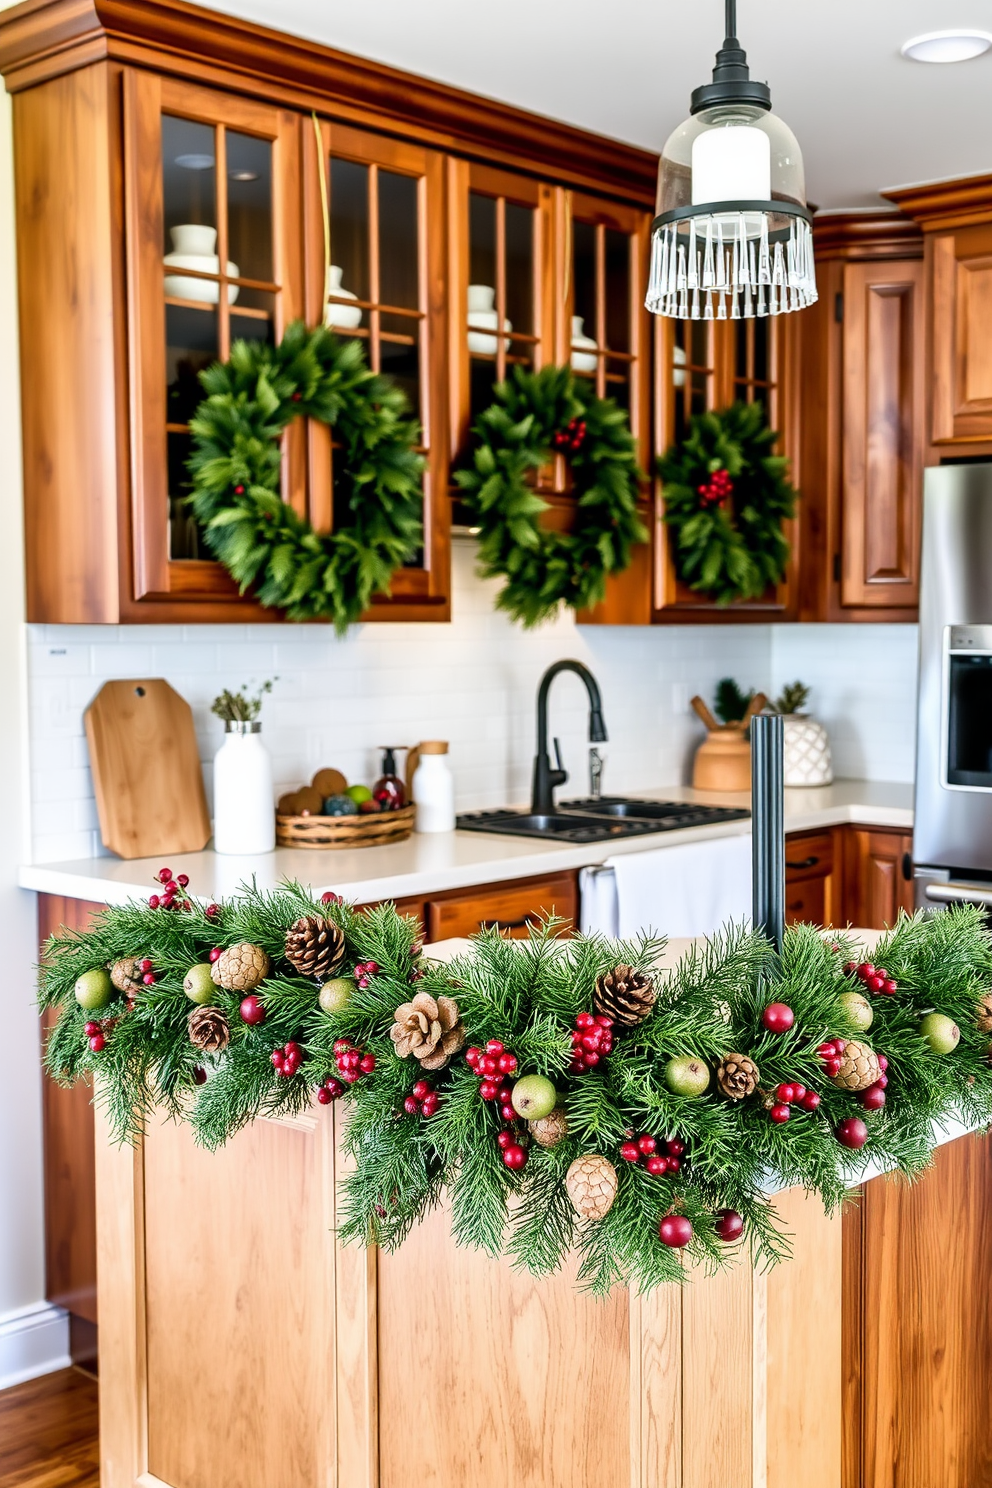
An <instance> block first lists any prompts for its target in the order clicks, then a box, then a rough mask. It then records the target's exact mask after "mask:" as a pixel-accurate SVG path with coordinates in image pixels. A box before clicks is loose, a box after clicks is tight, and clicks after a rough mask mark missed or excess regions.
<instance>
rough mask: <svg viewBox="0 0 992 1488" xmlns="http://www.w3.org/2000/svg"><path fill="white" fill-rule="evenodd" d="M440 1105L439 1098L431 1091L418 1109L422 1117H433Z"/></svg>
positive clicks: (435, 1092)
mask: <svg viewBox="0 0 992 1488" xmlns="http://www.w3.org/2000/svg"><path fill="white" fill-rule="evenodd" d="M440 1104H441V1097H440V1096H439V1095H438V1093H437V1091H436V1090H432V1091H431V1093H430V1095H427V1096H425V1097H424V1104H423V1105H422V1106H421V1108H420V1109H421V1114H422V1115H424V1116H433V1115H434V1112H435V1111H436V1110H437V1108H438V1106H439V1105H440Z"/></svg>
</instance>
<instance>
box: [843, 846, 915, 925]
mask: <svg viewBox="0 0 992 1488" xmlns="http://www.w3.org/2000/svg"><path fill="white" fill-rule="evenodd" d="M843 853H844V866H843V875H844V888H843V901H842V902H843V912H842V920H843V922H845V923H847V924H849V925H858V926H860V927H861V928H863V929H868V930H881V929H884V928H886V927H891V926H893V925H894V924H895V923H896V920H897V919H898V918H899V911H900V910H901V909H904V910H905V911H906V913H907V914H912V913H913V908H914V899H913V865H912V853H913V834H912V833H911V832H898V831H886V830H881V829H878V828H875V827H845V828H843Z"/></svg>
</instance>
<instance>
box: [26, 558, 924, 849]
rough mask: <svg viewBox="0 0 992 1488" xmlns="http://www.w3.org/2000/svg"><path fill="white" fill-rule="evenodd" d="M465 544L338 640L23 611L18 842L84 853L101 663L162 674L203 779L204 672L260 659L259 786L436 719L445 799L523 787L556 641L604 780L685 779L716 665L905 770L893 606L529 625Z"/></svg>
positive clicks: (907, 696)
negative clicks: (93, 704)
mask: <svg viewBox="0 0 992 1488" xmlns="http://www.w3.org/2000/svg"><path fill="white" fill-rule="evenodd" d="M473 563H474V547H473V546H472V545H470V544H467V543H457V544H456V545H455V548H454V555H453V613H454V620H453V622H452V624H450V625H425V624H416V625H365V626H359V627H356V628H355V629H354V630H353V631H352V632H351V633H350V634H349V635H348V636H347V637H345V639H343V640H339V639H338V638H337V637H336V636H335V635H334V633H333V631H332V630H330V629H329V627H327V626H321V625H304V626H293V625H288V624H287V625H278V624H274V625H261V626H248V625H232V626H221V625H207V626H159V625H156V626H148V627H146V626H136V625H130V626H48V625H34V626H29V627H28V628H27V642H28V667H29V687H30V730H31V746H32V754H31V766H32V780H31V790H32V799H33V830H34V841H33V850H34V856H35V860H36V861H39V862H42V861H54V860H58V859H65V858H72V857H81V856H87V855H90V854H93V853H101V852H102V849H101V848H100V845H99V833H98V832H97V830H96V807H95V803H94V800H93V792H92V783H91V779H90V775H89V769H88V757H87V753H86V744H85V739H84V737H83V721H82V713H83V709H84V708H85V707H86V705H87V704H88V703H89V702H90V701H91V699H92V698H93V696H94V695H95V693H96V692H97V690H98V689H99V687H100V686H101V685H102V683H103V682H104V681H105V680H107V679H108V678H118V677H141V676H164V677H165V678H166V679H167V681H169V682H170V683H171V685H172V686H173V687H175V688H176V690H177V692H180V693H181V694H182V695H183V697H185V698H186V699H187V700H188V701H189V703H190V705H191V707H192V709H193V715H194V720H195V724H196V734H197V741H198V746H199V750H200V756H201V759H202V761H203V765H204V780H205V783H206V788H207V794H208V799H209V798H210V796H211V792H212V783H213V782H212V776H213V770H212V763H211V762H212V759H213V755H214V752H215V751H216V749H217V748H218V747H219V745H220V742H221V738H222V730H221V725H220V723H219V722H218V721H217V720H216V719H215V718H213V717H212V716H211V713H210V704H211V702H212V700H213V698H214V697H215V696H216V695H217V693H218V692H219V691H220V690H221V688H223V687H231V688H238V687H241V686H243V685H244V684H245V683H254V684H255V685H258V684H259V683H261V682H262V681H264V680H265V679H266V678H267V677H273V676H277V677H278V678H279V680H278V682H277V683H276V685H275V689H274V691H273V692H272V694H271V695H269V696H268V697H267V698H266V700H265V703H264V706H263V714H262V716H263V721H264V733H265V738H266V742H267V744H268V747H269V749H270V751H271V753H272V757H273V769H274V775H275V780H276V784H277V788H278V789H279V790H280V791H281V790H285V789H289V788H291V787H294V786H296V785H298V784H300V783H301V782H302V781H303V780H307V779H309V778H310V776H311V775H312V774H313V772H314V770H315V769H316V768H317V767H318V766H319V765H323V764H333V765H336V766H338V768H340V769H342V770H344V772H345V773H346V774H347V775H348V776H349V778H364V779H369V780H370V779H372V778H374V776H375V775H376V774H378V770H379V755H378V748H379V746H381V745H384V744H390V743H406V744H409V743H414V742H416V740H417V739H421V738H431V737H434V738H437V737H441V738H447V739H448V740H449V742H450V744H451V761H452V767H453V770H454V773H455V779H456V785H457V800H458V806H459V809H461V810H472V809H477V808H481V807H485V806H494V805H501V804H504V803H506V802H509V801H520V800H524V799H526V797H527V795H528V794H529V790H530V773H531V761H532V757H533V753H534V718H535V697H536V690H537V684H538V681H539V679H540V676H541V674H542V672H543V671H544V669H545V667H546V666H548V665H549V664H550V663H551V662H552V661H555V660H557V659H559V658H560V657H566V656H567V657H574V658H576V659H577V660H580V661H584V662H585V663H586V664H587V665H588V666H589V667H590V668H591V669H592V671H593V673H594V674H595V676H596V677H597V678H598V680H599V683H600V686H601V688H602V692H603V703H604V711H605V716H606V723H607V727H608V729H609V731H610V742H609V743H608V744H607V745H605V746H604V754H605V757H606V773H605V777H604V778H605V785H606V789H607V790H609V791H611V792H615V791H623V790H637V789H644V788H647V787H650V786H663V785H666V784H675V783H677V782H680V781H683V780H686V779H688V776H689V772H690V770H691V763H692V754H693V751H694V749H695V747H696V744H697V743H698V741H699V739H700V738H701V736H702V727H701V725H700V724H699V723H698V720H697V719H696V717H695V715H694V714H693V713H692V712H691V711H689V709H688V700H689V698H690V697H691V696H692V694H693V693H695V692H701V693H702V694H703V695H704V696H706V697H707V698H710V697H712V693H713V688H714V686H715V684H716V682H717V681H718V680H719V678H721V677H724V676H727V675H732V676H735V677H736V678H737V680H738V681H739V682H740V683H741V684H742V685H745V686H749V687H751V686H753V687H763V688H766V689H767V688H769V687H770V688H772V689H778V688H779V687H781V686H782V685H783V683H785V682H789V681H792V680H793V679H794V678H795V677H797V676H798V677H802V679H803V680H804V681H806V682H808V683H810V684H811V685H812V687H813V697H812V700H811V706H812V708H813V710H814V711H815V712H816V713H817V715H818V716H819V717H820V718H822V719H823V721H824V723H826V725H827V727H828V729H829V730H830V732H831V738H832V741H833V746H834V758H835V767H836V770H837V773H838V775H856V776H861V777H867V778H873V779H900V780H901V779H911V778H912V736H913V724H914V717H915V676H916V660H915V655H916V631H915V627H912V626H812V625H802V626H798V625H796V626H784V625H783V626H764V625H757V626H744V625H742V626H719V627H717V626H712V627H711V626H680V627H658V628H654V629H651V628H648V627H642V628H639V627H617V628H613V627H605V626H604V627H599V626H587V627H578V626H576V625H575V624H574V622H573V621H572V620H571V619H570V618H568V617H566V618H561V619H558V620H557V621H555V622H554V623H553V624H550V625H546V626H542V627H540V628H539V629H538V630H536V631H530V632H528V631H524V630H522V629H520V627H518V626H514V625H512V624H511V623H510V622H509V621H508V620H507V619H506V618H505V616H503V615H501V614H499V613H498V612H497V611H495V610H494V609H493V606H492V600H493V596H494V593H495V586H494V585H493V584H490V583H484V582H482V581H480V580H478V579H477V578H476V577H475V575H474V573H473ZM586 721H587V715H586V698H585V691H584V689H583V687H582V685H581V683H580V682H579V681H578V679H577V678H575V677H573V676H570V675H569V674H565V675H563V676H562V677H561V678H560V679H559V680H558V681H556V683H555V685H554V689H553V692H552V697H551V731H552V734H553V735H557V736H558V737H559V738H560V739H561V746H562V753H563V755H564V758H565V762H566V766H567V768H568V769H569V772H570V776H571V779H570V781H569V784H568V786H567V787H566V792H568V791H571V792H573V793H575V794H582V793H584V792H585V790H586V789H587V785H588V747H589V746H588V740H587V738H586Z"/></svg>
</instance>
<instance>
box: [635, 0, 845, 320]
mask: <svg viewBox="0 0 992 1488" xmlns="http://www.w3.org/2000/svg"><path fill="white" fill-rule="evenodd" d="M726 20H727V26H726V31H727V36H726V40H725V41H724V43H723V46H722V47H721V49H720V51H719V52H718V53H717V58H716V66H715V67H714V69H713V81H712V83H704V84H703V86H702V87H701V88H696V89H695V91H694V92H693V95H692V109H691V113H690V116H689V118H688V119H686V121H685V123H684V124H680V125H679V127H678V129H676V130H675V132H674V133H673V134H672V135H671V136H670V137H669V139H668V141H667V143H666V145H665V148H664V150H663V151H662V155H661V162H660V165H659V168H658V201H657V213H658V215H657V216H656V217H655V219H654V223H653V225H652V230H651V271H650V276H649V280H648V292H647V297H646V300H645V304H646V305H647V308H648V309H649V310H650V311H652V312H653V313H654V314H655V315H665V316H670V317H672V318H674V319H677V320H751V319H754V318H756V317H759V316H765V315H784V314H786V313H787V312H788V311H790V310H802V309H803V308H804V307H805V306H806V305H811V304H812V303H813V301H814V300H815V299H816V297H817V296H816V274H815V270H814V266H813V229H812V213H811V212H810V211H809V209H808V208H807V206H806V183H805V179H804V175H803V157H802V154H801V153H800V149H799V145H798V143H797V141H796V137H795V135H794V134H793V133H792V130H791V129H790V128H789V127H788V125H787V124H785V123H784V122H783V121H782V120H781V119H779V118H777V117H776V115H775V114H773V113H772V111H771V107H772V99H771V93H770V91H769V89H768V86H767V84H766V83H756V82H752V81H751V76H750V73H749V71H748V66H747V56H746V54H745V53H744V51H743V50H742V49H741V46H740V43H739V42H738V40H737V5H736V0H726Z"/></svg>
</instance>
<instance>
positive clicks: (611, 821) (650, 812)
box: [458, 796, 751, 843]
mask: <svg viewBox="0 0 992 1488" xmlns="http://www.w3.org/2000/svg"><path fill="white" fill-rule="evenodd" d="M750 815H751V813H750V811H748V810H746V809H745V808H744V807H740V806H697V805H693V804H691V803H688V802H683V801H641V800H637V799H636V798H633V799H630V798H627V797H624V796H603V797H601V798H600V799H599V800H593V799H590V800H585V801H562V802H561V804H560V806H559V807H558V810H557V811H554V812H550V813H547V814H540V813H535V812H530V811H472V812H469V813H468V814H467V815H465V816H460V817H459V818H458V826H459V828H460V829H461V830H462V831H464V832H495V833H498V834H499V835H501V836H502V835H506V836H510V837H541V838H545V839H547V840H549V841H552V842H575V843H583V842H611V841H618V840H619V839H620V838H624V837H646V836H650V835H651V834H652V833H656V832H674V831H678V830H679V828H686V827H707V826H711V825H712V824H713V823H715V822H726V821H743V820H745V819H746V818H747V817H749V816H750Z"/></svg>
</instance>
